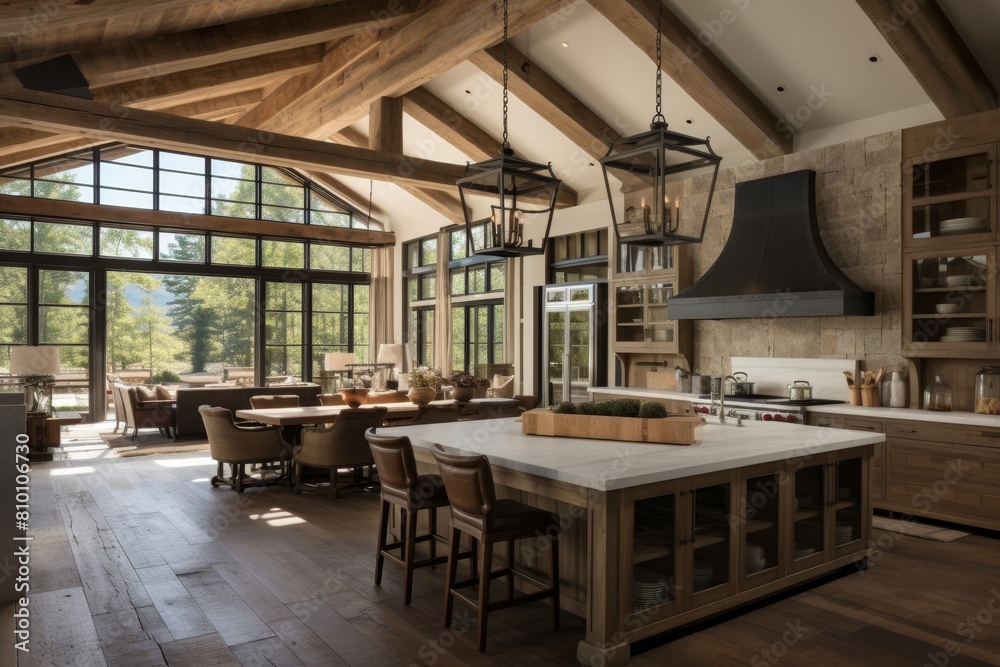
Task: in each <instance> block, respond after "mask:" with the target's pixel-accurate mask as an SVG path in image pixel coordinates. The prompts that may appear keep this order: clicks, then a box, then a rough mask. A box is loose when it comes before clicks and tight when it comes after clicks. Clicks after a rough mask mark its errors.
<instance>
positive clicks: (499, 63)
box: [469, 43, 621, 159]
mask: <svg viewBox="0 0 1000 667" xmlns="http://www.w3.org/2000/svg"><path fill="white" fill-rule="evenodd" d="M507 58H508V63H509V66H508V75H509V76H508V83H507V87H508V89H509V90H510V92H511V93H512V94H513V95H514V97H516V98H517V99H519V100H521V101H522V102H524V103H525V104H527V105H528V107H529V108H531V109H532V110H533V111H534V112H535V113H537V114H538V115H539V116H541V117H542V118H543V119H545V120H546V121H548V122H549V123H551V124H552V125H553V126H554V127H555V128H556V129H558V130H559V131H560V132H562V133H563V134H564V135H566V137H567V138H568V139H569V140H570V141H572V142H573V143H574V144H576V145H577V146H579V147H580V148H582V149H583V150H584V151H586V153H587V154H588V155H589V156H591V157H592V158H595V159H598V158H601V157H603V156H604V154H605V153H607V152H608V146H609V145H610V144H611V142H612V141H613V140H615V139H618V138H619V137H621V134H619V133H618V131H617V130H615V129H614V128H613V127H611V126H610V125H609V124H608V123H606V122H604V119H602V118H601V117H600V116H598V115H597V114H596V113H594V112H593V111H591V110H590V108H589V107H587V105H585V104H584V103H583V102H581V101H580V100H579V99H578V98H577V97H576V96H575V95H573V94H572V93H571V92H569V91H568V90H566V88H564V87H563V86H562V85H560V84H559V82H558V81H556V80H555V79H553V78H552V77H551V76H550V75H549V74H548V73H547V72H546V71H545V70H543V69H542V68H541V67H539V66H538V65H537V64H535V63H533V62H531V61H530V60H528V58H527V56H525V55H524V54H523V53H521V52H520V51H518V50H517V49H516V48H514V46H513V45H511V44H509V43H508V44H507ZM469 62H471V63H472V64H473V65H475V66H476V67H478V68H479V69H480V70H482V71H483V72H484V73H485V74H487V75H489V77H490V78H492V79H493V80H494V81H497V82H498V83H503V46H502V45H496V46H491V47H489V48H486V49H484V50H482V51H477V52H476V53H474V54H472V56H471V57H470V58H469Z"/></svg>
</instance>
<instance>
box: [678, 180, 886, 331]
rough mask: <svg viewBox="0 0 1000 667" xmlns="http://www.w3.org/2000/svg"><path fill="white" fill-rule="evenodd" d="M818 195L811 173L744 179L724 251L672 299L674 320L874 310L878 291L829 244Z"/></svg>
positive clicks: (846, 313)
mask: <svg viewBox="0 0 1000 667" xmlns="http://www.w3.org/2000/svg"><path fill="white" fill-rule="evenodd" d="M815 195H816V172H814V171H812V170H803V171H795V172H792V173H790V174H783V175H781V176H771V177H769V178H761V179H757V180H755V181H746V182H744V183H738V184H737V185H736V207H735V213H734V216H733V229H732V232H731V233H730V235H729V240H728V241H727V242H726V246H725V247H724V248H723V249H722V254H721V255H719V259H718V260H716V262H715V264H713V265H712V267H711V268H710V269H709V270H708V271H707V272H706V273H705V275H704V276H702V277H701V279H700V280H698V281H697V282H696V283H694V284H693V285H691V286H690V287H689V288H687V289H686V290H684V291H683V292H681V293H679V294H678V295H677V296H674V297H672V298H670V299H668V301H667V306H668V310H669V312H670V318H671V319H677V320H726V319H739V318H751V317H824V316H833V315H874V314H875V295H874V294H873V293H871V292H865V291H864V290H862V289H861V288H860V287H858V286H857V285H855V284H854V283H853V282H851V280H850V279H849V278H848V277H847V276H845V275H844V274H843V272H842V271H841V270H840V269H839V268H837V265H836V264H834V263H833V260H832V259H831V258H830V255H829V253H827V251H826V248H825V247H824V246H823V241H822V240H821V239H820V236H819V230H818V229H817V226H816V206H815V201H816V197H815Z"/></svg>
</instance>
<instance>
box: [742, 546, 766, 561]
mask: <svg viewBox="0 0 1000 667" xmlns="http://www.w3.org/2000/svg"><path fill="white" fill-rule="evenodd" d="M746 552H747V560H750V559H753V560H757V559H759V558H763V557H764V546H763V545H761V544H757V543H756V542H747V549H746Z"/></svg>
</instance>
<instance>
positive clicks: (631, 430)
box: [521, 408, 705, 445]
mask: <svg viewBox="0 0 1000 667" xmlns="http://www.w3.org/2000/svg"><path fill="white" fill-rule="evenodd" d="M704 423H705V420H704V419H702V418H701V417H695V416H690V417H688V416H678V417H663V418H662V419H639V418H629V417H600V416H597V415H576V414H573V415H565V414H557V413H555V412H551V411H550V410H548V409H547V408H537V409H535V410H528V411H527V412H525V413H524V414H522V415H521V432H522V433H525V434H527V435H551V436H556V437H566V438H588V439H595V440H624V441H628V442H648V443H651V444H663V445H694V444H697V440H696V439H695V429H696V428H697V427H699V426H701V425H702V424H704Z"/></svg>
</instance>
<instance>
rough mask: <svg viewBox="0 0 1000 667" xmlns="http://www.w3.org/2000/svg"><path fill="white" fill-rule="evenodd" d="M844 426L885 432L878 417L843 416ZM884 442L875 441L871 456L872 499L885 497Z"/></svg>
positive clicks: (883, 423)
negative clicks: (873, 451) (873, 452)
mask: <svg viewBox="0 0 1000 667" xmlns="http://www.w3.org/2000/svg"><path fill="white" fill-rule="evenodd" d="M843 427H844V428H847V429H851V430H854V431H869V432H871V433H885V432H886V428H885V422H883V421H882V420H880V419H867V418H865V417H846V418H844V426H843ZM884 460H885V443H884V442H878V443H875V454H874V456H872V483H871V487H870V488H871V493H872V500H875V501H878V500H882V498H883V497H885V476H884Z"/></svg>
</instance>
